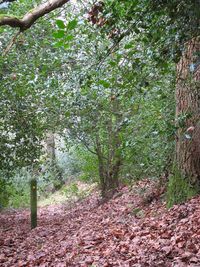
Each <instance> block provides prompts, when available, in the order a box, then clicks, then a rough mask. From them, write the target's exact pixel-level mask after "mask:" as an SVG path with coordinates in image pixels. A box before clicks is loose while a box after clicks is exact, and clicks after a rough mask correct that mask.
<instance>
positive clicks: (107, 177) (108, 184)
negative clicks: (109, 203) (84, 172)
mask: <svg viewBox="0 0 200 267" xmlns="http://www.w3.org/2000/svg"><path fill="white" fill-rule="evenodd" d="M96 152H97V157H98V164H99V178H100V186H101V195H102V197H103V198H104V199H108V198H111V197H112V196H113V194H114V192H115V190H116V189H117V187H118V186H119V172H120V167H121V157H120V155H117V154H116V155H115V156H116V157H115V158H114V159H113V161H112V163H110V164H107V159H105V158H104V155H103V153H102V151H101V147H100V144H99V143H97V149H96Z"/></svg>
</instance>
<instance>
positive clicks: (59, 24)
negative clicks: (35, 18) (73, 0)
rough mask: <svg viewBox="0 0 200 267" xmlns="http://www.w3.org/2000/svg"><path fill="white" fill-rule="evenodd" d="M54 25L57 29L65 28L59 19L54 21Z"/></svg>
mask: <svg viewBox="0 0 200 267" xmlns="http://www.w3.org/2000/svg"><path fill="white" fill-rule="evenodd" d="M56 25H57V26H58V28H59V29H64V28H65V23H64V22H63V21H62V20H60V19H58V20H56Z"/></svg>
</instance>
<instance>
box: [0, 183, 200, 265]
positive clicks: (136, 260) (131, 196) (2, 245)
mask: <svg viewBox="0 0 200 267" xmlns="http://www.w3.org/2000/svg"><path fill="white" fill-rule="evenodd" d="M147 187H148V186H147ZM138 188H141V184H138ZM120 192H121V193H123V194H118V197H115V198H113V199H112V200H110V201H109V202H107V203H104V204H103V205H99V204H98V196H97V194H93V195H92V196H90V197H89V198H87V199H85V200H83V201H81V202H78V203H77V204H76V205H74V207H73V208H71V209H68V208H67V207H66V206H64V205H60V206H49V207H47V208H41V209H40V210H39V221H38V227H37V228H36V229H34V230H32V231H31V230H30V222H29V212H28V211H27V210H21V211H12V212H4V213H1V214H0V266H1V267H8V266H14V267H15V266H16V267H21V266H41V267H47V266H52V267H62V266H63V267H64V266H70V267H73V266H74V267H89V266H90V267H92V266H93V267H95V266H96V267H111V266H122V267H126V266H127V267H128V266H131V267H132V266H136V267H139V266H141V267H145V266H155V267H157V266H160V267H165V266H166V267H168V266H176V267H184V266H193V267H194V266H200V228H199V225H200V197H197V198H193V199H191V200H190V201H189V202H187V203H186V204H182V205H176V206H174V207H173V208H172V209H170V210H168V211H167V210H166V209H165V203H161V202H159V201H155V202H151V204H150V205H149V206H147V205H145V206H144V205H143V206H142V204H141V203H143V202H142V201H141V197H140V196H139V195H138V193H136V192H137V190H136V188H133V189H132V190H130V189H129V188H127V187H124V188H122V189H121V191H120Z"/></svg>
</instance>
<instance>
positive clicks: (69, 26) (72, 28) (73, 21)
mask: <svg viewBox="0 0 200 267" xmlns="http://www.w3.org/2000/svg"><path fill="white" fill-rule="evenodd" d="M77 24H78V22H77V20H76V19H73V20H72V21H70V22H69V23H68V25H67V28H68V29H69V30H74V29H75V28H76V26H77Z"/></svg>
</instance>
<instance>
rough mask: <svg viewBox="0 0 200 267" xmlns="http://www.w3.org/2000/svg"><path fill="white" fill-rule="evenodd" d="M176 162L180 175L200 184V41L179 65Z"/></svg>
mask: <svg viewBox="0 0 200 267" xmlns="http://www.w3.org/2000/svg"><path fill="white" fill-rule="evenodd" d="M176 122H177V127H178V131H177V140H176V161H177V165H178V168H179V170H180V172H181V174H182V175H183V176H184V177H187V178H188V179H189V181H190V182H191V183H192V184H200V38H194V39H192V40H191V41H189V42H188V43H187V44H186V46H185V51H184V53H183V55H182V58H181V60H180V62H179V63H178V65H177V87H176Z"/></svg>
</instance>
